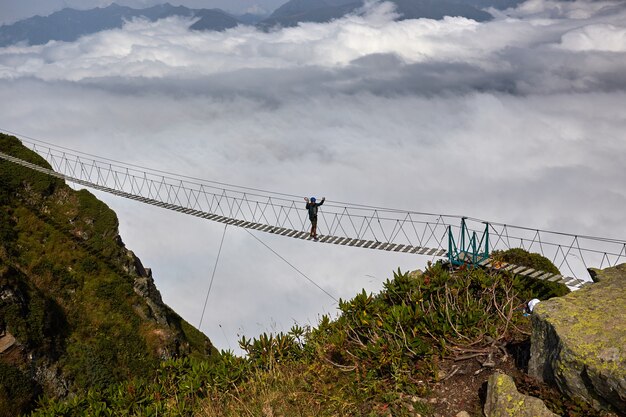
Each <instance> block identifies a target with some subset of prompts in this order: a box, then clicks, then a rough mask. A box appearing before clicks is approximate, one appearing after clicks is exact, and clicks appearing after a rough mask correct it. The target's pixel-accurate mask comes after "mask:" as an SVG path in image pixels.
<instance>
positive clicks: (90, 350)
mask: <svg viewBox="0 0 626 417" xmlns="http://www.w3.org/2000/svg"><path fill="white" fill-rule="evenodd" d="M0 151H2V152H3V153H6V154H10V155H13V156H16V157H18V158H20V159H23V160H27V161H29V162H32V163H35V164H37V165H40V166H43V167H46V168H50V166H49V165H48V164H47V162H46V161H45V160H44V159H43V158H41V157H40V156H39V155H37V154H36V153H34V152H31V151H30V150H28V149H27V148H25V147H24V146H22V145H21V143H20V142H19V140H17V139H16V138H14V137H12V136H8V135H3V134H0ZM141 274H144V276H143V277H141V279H146V278H145V271H144V270H143V267H142V266H141V265H140V262H139V261H138V260H137V259H136V258H135V257H134V255H132V253H131V252H129V251H128V250H127V249H126V248H125V247H124V245H123V243H122V242H121V239H120V237H119V235H118V221H117V216H116V215H115V213H114V212H113V211H112V210H111V209H109V208H108V207H107V206H106V205H105V204H104V203H103V202H101V201H99V200H98V199H96V198H95V196H93V195H92V194H91V193H89V192H88V191H86V190H82V191H74V190H72V189H71V188H70V187H68V186H67V185H65V184H64V182H63V181H61V180H59V179H57V178H54V177H51V176H49V175H45V174H42V173H38V172H36V171H33V170H31V169H28V168H24V167H21V166H19V165H16V164H13V163H11V162H8V161H5V160H2V159H0V295H1V296H0V336H3V335H4V334H5V333H7V334H9V335H10V336H11V337H12V338H15V340H16V342H15V344H14V345H12V346H11V350H10V351H7V352H5V353H3V354H1V355H0V416H2V415H11V416H16V415H20V414H23V413H27V412H29V411H31V410H32V409H33V408H34V405H35V404H36V403H35V400H36V398H37V397H38V396H39V394H40V393H42V394H43V395H44V397H45V396H48V397H50V398H60V397H65V396H67V395H70V397H71V395H76V394H78V395H83V394H85V393H88V392H89V391H90V390H92V391H99V390H102V389H105V388H106V387H109V386H112V385H116V384H119V383H123V382H125V381H128V380H129V379H132V378H144V379H149V378H151V377H153V376H154V375H155V372H157V370H158V369H159V365H160V362H161V360H162V359H163V358H171V357H176V356H178V357H184V356H185V355H188V354H191V355H194V356H195V357H196V358H198V359H207V358H208V357H210V355H211V354H212V353H216V352H214V351H215V350H214V348H213V347H212V346H211V344H210V342H209V340H208V339H207V338H206V336H204V335H203V334H201V333H200V332H197V331H195V332H194V331H193V329H192V328H191V326H189V325H188V324H187V323H186V322H185V321H184V320H182V319H181V318H180V317H179V316H178V315H176V314H175V313H174V312H172V311H171V310H169V308H167V307H166V306H163V307H162V310H163V311H162V312H160V313H159V314H160V317H161V318H165V319H164V320H165V321H167V323H164V320H163V319H161V321H159V322H157V320H155V319H153V318H152V317H153V316H152V313H151V307H149V306H148V303H147V301H146V300H145V299H144V297H145V296H144V295H142V294H139V293H138V291H137V289H136V281H137V279H138V278H140V275H141ZM142 285H145V284H142ZM188 337H189V338H188ZM190 339H193V341H192V340H190ZM179 347H180V348H179Z"/></svg>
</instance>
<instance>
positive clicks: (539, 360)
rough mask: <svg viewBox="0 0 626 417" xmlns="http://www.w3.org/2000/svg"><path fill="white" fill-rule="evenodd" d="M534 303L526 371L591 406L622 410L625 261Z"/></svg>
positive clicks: (625, 404)
mask: <svg viewBox="0 0 626 417" xmlns="http://www.w3.org/2000/svg"><path fill="white" fill-rule="evenodd" d="M599 272H600V274H601V275H602V276H603V277H604V278H603V279H601V280H600V281H599V282H598V283H595V284H593V285H590V286H587V287H585V288H583V289H581V290H578V291H575V292H573V293H571V294H568V295H566V296H564V297H560V298H554V299H552V300H548V301H545V302H542V303H540V304H538V305H537V307H535V310H534V314H533V319H532V323H533V333H532V339H531V358H530V363H529V373H530V374H531V375H532V376H534V377H536V378H538V379H541V380H543V381H545V382H550V383H555V384H556V385H557V386H558V387H559V389H560V390H561V391H562V392H563V393H565V394H567V395H568V396H570V397H574V398H575V397H578V398H581V399H583V400H585V401H586V402H588V403H589V404H591V405H592V406H594V407H595V408H598V409H600V408H604V409H613V410H616V411H620V412H622V413H623V412H626V264H623V265H620V266H617V267H614V268H608V269H606V270H604V271H599Z"/></svg>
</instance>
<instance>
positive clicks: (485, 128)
mask: <svg viewBox="0 0 626 417" xmlns="http://www.w3.org/2000/svg"><path fill="white" fill-rule="evenodd" d="M493 13H494V15H495V19H494V20H493V21H491V22H486V23H477V22H474V21H472V20H468V19H464V18H452V17H449V18H445V19H444V20H441V21H433V20H427V19H419V20H404V21H395V20H394V17H395V16H396V14H395V11H394V9H393V7H392V5H391V4H389V3H379V2H372V3H368V4H367V5H366V6H365V8H364V9H363V10H362V11H361V13H359V14H355V15H351V16H347V17H345V18H342V19H339V20H336V21H333V22H330V23H324V24H318V23H303V24H301V25H299V26H298V27H294V28H285V29H275V30H272V31H269V32H260V31H257V30H256V29H254V28H252V27H245V26H240V27H237V28H234V29H231V30H227V31H225V32H191V31H189V30H188V29H187V28H188V27H189V25H190V21H188V20H183V19H178V18H173V19H166V20H161V21H158V22H156V23H150V22H146V21H142V20H136V21H132V22H128V23H127V24H126V25H125V26H124V28H123V29H121V30H110V31H106V32H101V33H97V34H94V35H89V36H85V37H83V38H81V39H79V40H78V41H76V42H73V43H63V42H50V43H48V44H47V45H42V46H25V45H17V46H11V47H7V48H0V129H4V130H10V131H13V132H18V133H21V134H23V135H27V136H30V137H34V138H38V139H41V140H46V141H49V142H52V143H55V144H58V145H61V146H66V147H69V148H74V149H78V150H80V151H83V152H88V153H92V154H96V155H100V156H103V157H108V158H113V159H118V160H122V161H125V162H129V163H134V164H139V165H143V166H148V167H154V168H159V169H162V170H166V171H170V172H176V173H179V174H184V175H189V176H193V177H199V178H205V179H209V180H216V181H223V182H228V183H232V184H239V185H244V186H249V187H259V188H263V189H268V190H274V191H279V192H285V193H289V194H296V195H297V194H301V195H302V196H303V197H304V196H313V195H314V196H317V197H322V196H326V197H327V198H328V199H329V200H335V201H351V202H354V203H365V204H371V205H376V206H385V207H396V208H403V209H411V210H416V211H428V212H437V213H444V214H463V215H468V216H474V217H479V218H483V219H488V220H491V221H499V222H505V223H509V224H520V225H526V226H531V227H538V228H546V229H552V230H560V231H565V232H571V233H579V234H589V235H598V236H604V237H614V238H621V239H624V238H625V237H626V217H625V216H624V207H626V170H625V169H624V161H626V133H624V132H626V4H625V3H624V2H623V1H580V0H578V1H567V2H558V1H547V0H529V1H527V2H525V3H523V4H521V5H520V6H519V7H518V8H517V9H510V10H506V11H503V12H498V11H493ZM98 196H99V197H100V198H101V199H103V200H104V201H106V202H107V204H109V205H110V206H111V207H112V208H113V209H114V210H116V212H117V213H118V215H119V219H120V229H121V234H122V237H123V239H124V241H125V242H126V244H127V246H128V247H129V248H131V249H132V250H134V251H135V252H136V253H137V255H138V256H139V257H140V258H141V259H142V260H143V262H144V264H146V266H149V267H152V268H153V271H154V275H155V279H156V281H157V285H158V287H159V289H160V290H161V292H162V294H163V298H164V299H165V301H166V302H167V303H168V304H169V305H170V306H171V307H173V308H174V309H175V310H176V311H178V312H179V313H180V314H181V315H182V316H183V317H184V318H186V319H187V320H189V321H190V322H191V323H192V324H194V325H197V324H198V322H199V320H200V315H201V311H202V306H203V302H204V297H205V295H206V290H207V288H208V285H209V284H208V283H209V279H210V277H211V273H212V270H213V267H214V264H215V260H216V256H217V251H218V247H219V243H220V239H221V236H222V231H223V226H222V225H219V224H213V223H210V222H207V221H203V220H200V219H195V218H187V217H185V216H184V215H182V214H176V213H170V212H165V211H164V210H161V209H158V208H154V207H144V206H141V205H138V204H137V203H134V202H127V201H122V200H119V199H117V198H116V197H112V196H107V195H100V194H98ZM258 236H259V238H261V239H263V240H264V241H266V242H267V243H268V244H269V245H270V246H272V247H273V248H274V249H275V250H276V251H277V252H278V253H280V254H281V255H283V256H284V257H285V258H286V259H288V260H289V261H290V262H291V263H292V264H293V265H295V266H297V267H298V268H299V269H300V270H301V271H303V272H305V273H306V274H307V276H309V277H310V278H311V279H313V280H314V281H315V282H317V283H318V284H319V285H321V286H323V287H324V288H325V289H326V290H327V291H328V292H330V293H331V294H333V295H334V296H335V297H337V298H339V297H343V298H349V297H352V296H353V295H354V294H355V293H356V292H358V291H360V290H361V288H366V289H367V290H369V291H376V290H378V289H380V288H381V285H382V282H383V281H384V280H385V279H387V278H389V277H391V275H392V271H393V270H395V269H397V268H398V267H400V268H401V269H402V270H412V269H416V268H418V267H423V266H424V265H425V263H426V262H427V261H428V260H429V259H424V258H421V257H415V256H407V255H397V254H388V253H370V252H368V251H367V250H362V249H351V248H345V247H333V246H330V245H323V244H315V243H310V242H301V241H291V240H289V239H286V240H284V239H277V238H276V237H274V236H265V235H263V234H261V235H258ZM374 252H375V251H374ZM325 312H328V313H331V314H335V312H336V304H335V302H334V301H333V300H332V299H330V298H329V297H328V296H327V295H326V294H324V293H323V292H321V291H320V290H319V289H317V288H316V287H314V286H313V285H311V284H310V283H309V282H308V281H306V280H305V279H303V278H302V276H300V275H299V274H298V273H297V272H295V271H294V270H293V269H291V267H290V266H288V265H287V264H285V263H284V262H283V261H281V260H280V259H279V258H277V257H276V256H275V255H274V254H272V253H271V252H270V251H268V250H267V249H266V248H265V247H263V246H262V245H260V244H259V243H258V242H256V241H255V240H254V239H253V238H251V237H250V236H249V235H248V234H247V233H245V232H244V231H242V230H237V229H233V228H229V229H227V231H226V236H225V240H224V247H223V250H222V254H221V258H220V262H219V264H218V267H217V270H216V275H215V282H214V285H213V288H212V293H211V297H210V298H209V304H208V307H207V314H206V316H205V318H204V321H203V325H202V330H203V331H205V333H207V335H209V336H210V337H211V339H212V340H213V341H214V342H215V343H216V344H217V345H218V347H220V348H232V349H236V341H237V335H246V336H254V335H257V334H258V333H260V332H263V331H267V330H271V331H281V330H288V329H289V327H290V326H291V324H293V323H294V322H298V323H300V324H315V323H316V320H317V317H318V315H319V314H322V313H325Z"/></svg>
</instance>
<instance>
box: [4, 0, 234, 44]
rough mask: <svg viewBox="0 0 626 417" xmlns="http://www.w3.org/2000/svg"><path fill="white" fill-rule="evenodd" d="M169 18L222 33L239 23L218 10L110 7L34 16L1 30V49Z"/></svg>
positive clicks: (64, 38)
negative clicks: (190, 19)
mask: <svg viewBox="0 0 626 417" xmlns="http://www.w3.org/2000/svg"><path fill="white" fill-rule="evenodd" d="M172 16H181V17H199V18H200V19H199V20H198V21H197V22H196V23H194V24H193V25H192V26H191V29H193V30H225V29H229V28H232V27H235V26H237V25H238V24H239V23H241V22H239V20H237V19H236V18H235V17H233V16H231V15H229V14H228V13H226V12H225V11H223V10H220V9H189V8H187V7H184V6H172V5H171V4H169V3H165V4H162V5H158V6H153V7H149V8H146V9H133V8H130V7H126V6H120V5H118V4H116V3H112V4H111V5H110V6H107V7H104V8H95V9H90V10H75V9H68V8H66V9H63V10H61V11H58V12H55V13H52V14H51V15H49V16H45V17H42V16H34V17H31V18H28V19H24V20H20V21H19V22H16V23H14V24H12V25H5V26H1V27H0V47H1V46H8V45H12V44H16V43H19V42H26V43H28V44H29V45H42V44H46V43H48V42H49V41H52V40H55V41H64V42H73V41H75V40H77V39H78V38H79V37H81V36H84V35H88V34H91V33H96V32H100V31H103V30H109V29H116V28H121V27H122V26H123V24H124V22H125V21H128V20H132V19H135V18H144V19H148V20H150V21H152V22H154V21H157V20H159V19H164V18H167V17H172Z"/></svg>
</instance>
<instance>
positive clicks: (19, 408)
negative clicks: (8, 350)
mask: <svg viewBox="0 0 626 417" xmlns="http://www.w3.org/2000/svg"><path fill="white" fill-rule="evenodd" d="M40 392H41V389H40V387H38V386H37V385H36V384H35V383H34V382H33V381H32V380H31V379H30V378H29V377H28V376H27V375H25V374H24V373H23V372H22V371H21V370H19V369H18V368H16V367H15V366H12V365H7V364H4V363H2V362H0V417H15V416H17V415H21V414H24V413H27V412H29V411H30V410H31V409H32V408H33V405H34V403H35V401H34V400H35V398H37V395H39V393H40Z"/></svg>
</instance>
